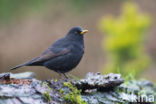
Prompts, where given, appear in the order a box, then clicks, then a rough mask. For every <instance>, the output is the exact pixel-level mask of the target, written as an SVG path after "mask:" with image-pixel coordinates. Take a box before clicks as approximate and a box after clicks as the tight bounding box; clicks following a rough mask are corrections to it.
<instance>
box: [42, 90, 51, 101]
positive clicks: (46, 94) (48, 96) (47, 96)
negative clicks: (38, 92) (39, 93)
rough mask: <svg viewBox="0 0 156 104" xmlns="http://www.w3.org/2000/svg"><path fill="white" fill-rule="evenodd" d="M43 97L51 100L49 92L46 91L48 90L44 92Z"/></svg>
mask: <svg viewBox="0 0 156 104" xmlns="http://www.w3.org/2000/svg"><path fill="white" fill-rule="evenodd" d="M44 97H45V98H46V100H48V101H49V102H51V101H52V99H51V97H50V94H49V92H48V91H47V92H45V93H44Z"/></svg>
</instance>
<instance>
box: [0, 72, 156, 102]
mask: <svg viewBox="0 0 156 104" xmlns="http://www.w3.org/2000/svg"><path fill="white" fill-rule="evenodd" d="M25 74H27V75H25ZM12 75H13V77H12ZM21 75H23V76H24V78H22V76H21ZM32 75H34V74H32V73H22V74H12V73H3V74H0V104H87V103H88V104H129V103H130V102H132V101H133V102H135V103H137V102H141V103H145V102H146V103H147V102H148V103H147V104H150V103H151V104H152V102H153V103H154V101H152V97H151V96H154V97H156V86H155V85H154V84H153V83H151V82H150V81H147V80H142V81H137V80H134V79H133V80H128V81H126V82H124V80H123V78H122V77H121V75H120V74H112V73H111V74H108V75H101V74H100V73H88V74H87V75H86V78H84V79H80V80H73V79H71V80H64V79H63V80H62V79H60V80H56V79H51V80H47V81H40V80H37V79H35V78H34V77H32ZM19 76H20V77H19ZM123 82H124V83H123ZM76 87H77V88H78V89H80V90H82V92H81V93H80V91H79V90H77V88H76ZM142 95H146V96H147V98H149V99H147V101H146V99H144V100H142V99H141V96H142ZM154 100H155V98H154ZM135 103H133V104H135Z"/></svg>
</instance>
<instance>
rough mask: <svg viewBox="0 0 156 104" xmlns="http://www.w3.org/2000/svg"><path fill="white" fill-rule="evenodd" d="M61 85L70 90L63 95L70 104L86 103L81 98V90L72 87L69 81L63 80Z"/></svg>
mask: <svg viewBox="0 0 156 104" xmlns="http://www.w3.org/2000/svg"><path fill="white" fill-rule="evenodd" d="M63 85H64V86H65V87H68V88H69V90H70V93H69V94H65V95H64V99H65V100H66V101H67V102H69V103H71V104H87V103H86V102H84V101H83V100H82V99H81V91H80V90H78V89H77V88H76V87H74V86H73V85H72V84H71V83H70V82H64V83H63Z"/></svg>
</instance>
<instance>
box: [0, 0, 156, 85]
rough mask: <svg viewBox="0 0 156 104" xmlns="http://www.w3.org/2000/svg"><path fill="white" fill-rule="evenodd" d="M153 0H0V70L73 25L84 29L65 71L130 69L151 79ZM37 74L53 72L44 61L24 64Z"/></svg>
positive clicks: (155, 50) (155, 29)
mask: <svg viewBox="0 0 156 104" xmlns="http://www.w3.org/2000/svg"><path fill="white" fill-rule="evenodd" d="M155 10H156V1H155V0H133V1H130V0H129V1H128V0H61V1H58V0H0V72H8V71H9V68H10V67H12V66H15V65H17V64H21V63H24V62H25V61H28V60H30V59H32V58H34V57H36V56H38V55H39V54H40V53H41V52H42V51H43V50H45V49H47V48H48V46H49V45H51V44H52V43H53V42H54V41H55V40H57V39H58V38H60V37H63V36H64V35H65V34H66V33H67V32H68V30H69V29H70V28H71V27H73V26H81V27H83V28H84V29H88V30H89V33H88V34H86V35H85V54H84V57H83V59H82V61H81V62H80V64H79V65H78V66H77V68H76V69H74V70H73V71H71V72H70V73H71V74H73V75H76V76H78V77H84V76H85V74H86V73H87V72H89V71H91V72H97V71H100V72H102V73H108V72H120V73H122V74H123V75H125V76H126V75H128V74H129V73H135V75H136V76H137V77H139V78H146V79H149V80H152V81H154V82H156V76H155V74H156V70H155V68H156V66H155V63H156V45H155V44H156V41H155V39H156V35H155V33H156V22H155V18H156V14H155ZM25 71H33V72H35V73H36V77H37V78H39V79H47V78H51V77H58V75H57V74H56V73H55V72H53V71H50V70H47V69H46V68H43V67H23V68H20V69H18V70H16V71H14V72H25Z"/></svg>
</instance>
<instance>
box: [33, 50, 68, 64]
mask: <svg viewBox="0 0 156 104" xmlns="http://www.w3.org/2000/svg"><path fill="white" fill-rule="evenodd" d="M69 51H70V50H68V49H63V50H61V51H60V52H58V53H54V52H53V51H51V50H50V49H47V50H46V51H44V52H43V53H42V54H41V55H40V56H39V57H38V58H37V59H36V60H34V61H33V62H32V63H36V62H43V61H46V60H49V59H52V58H54V57H58V56H62V55H64V54H67V53H68V52H69Z"/></svg>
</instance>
